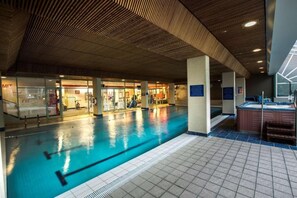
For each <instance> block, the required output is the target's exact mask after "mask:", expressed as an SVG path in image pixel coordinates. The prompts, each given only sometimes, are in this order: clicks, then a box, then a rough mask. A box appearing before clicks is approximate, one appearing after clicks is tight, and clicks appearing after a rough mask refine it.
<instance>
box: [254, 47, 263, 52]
mask: <svg viewBox="0 0 297 198" xmlns="http://www.w3.org/2000/svg"><path fill="white" fill-rule="evenodd" d="M261 50H262V49H260V48H256V49H254V50H253V52H260V51H261Z"/></svg>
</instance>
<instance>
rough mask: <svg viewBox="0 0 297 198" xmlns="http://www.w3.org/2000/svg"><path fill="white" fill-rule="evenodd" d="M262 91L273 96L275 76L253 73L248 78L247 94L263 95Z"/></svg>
mask: <svg viewBox="0 0 297 198" xmlns="http://www.w3.org/2000/svg"><path fill="white" fill-rule="evenodd" d="M262 91H264V94H265V97H269V98H272V97H273V76H267V75H266V74H265V75H264V74H263V75H252V76H251V77H250V78H249V79H247V80H246V96H257V95H261V93H262Z"/></svg>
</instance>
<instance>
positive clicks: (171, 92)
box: [168, 83, 175, 105]
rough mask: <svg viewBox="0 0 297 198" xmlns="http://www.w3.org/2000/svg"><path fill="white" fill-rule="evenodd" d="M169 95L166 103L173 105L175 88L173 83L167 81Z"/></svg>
mask: <svg viewBox="0 0 297 198" xmlns="http://www.w3.org/2000/svg"><path fill="white" fill-rule="evenodd" d="M168 86H169V97H168V104H169V105H175V98H174V97H175V88H174V83H169V84H168Z"/></svg>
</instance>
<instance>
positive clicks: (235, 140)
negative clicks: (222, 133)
mask: <svg viewBox="0 0 297 198" xmlns="http://www.w3.org/2000/svg"><path fill="white" fill-rule="evenodd" d="M234 141H236V140H233V142H234ZM231 146H232V145H231ZM241 147H242V144H241V145H240V148H239V149H238V151H237V153H236V155H237V154H238V152H239V151H240V149H241ZM250 147H251V146H249V149H250ZM247 158H248V155H247ZM245 161H247V159H246V160H245ZM233 164H234V161H233V162H232V164H231V166H230V168H229V170H228V173H229V172H230V170H231V167H232V165H233ZM228 173H227V174H228ZM241 178H242V174H241V176H240V179H239V183H238V185H237V188H236V191H235V196H236V194H237V191H238V188H239V184H240V181H241ZM224 181H225V179H224ZM232 183H233V182H232ZM221 188H222V187H221ZM221 188H220V190H221ZM224 188H225V187H224ZM229 190H230V189H229Z"/></svg>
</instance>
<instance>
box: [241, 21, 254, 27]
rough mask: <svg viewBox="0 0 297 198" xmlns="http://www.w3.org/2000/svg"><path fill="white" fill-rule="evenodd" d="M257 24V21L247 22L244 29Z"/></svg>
mask: <svg viewBox="0 0 297 198" xmlns="http://www.w3.org/2000/svg"><path fill="white" fill-rule="evenodd" d="M256 24H257V21H249V22H246V23H245V24H244V25H243V26H244V27H252V26H254V25H256Z"/></svg>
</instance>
